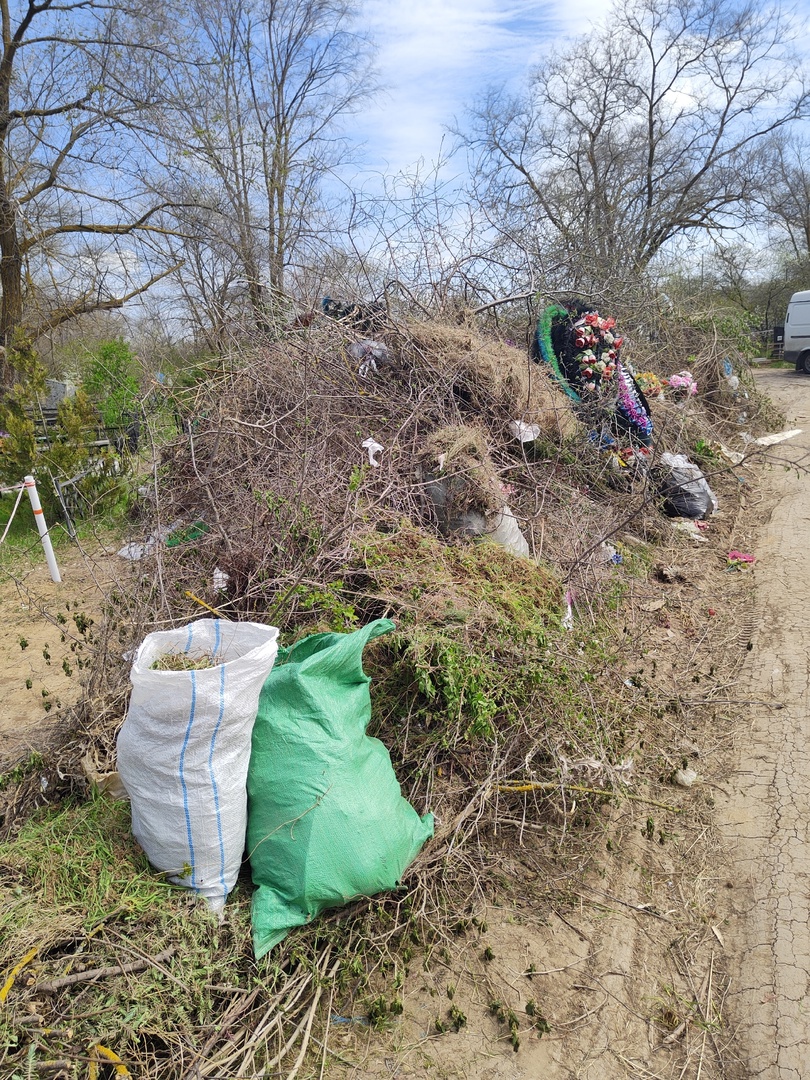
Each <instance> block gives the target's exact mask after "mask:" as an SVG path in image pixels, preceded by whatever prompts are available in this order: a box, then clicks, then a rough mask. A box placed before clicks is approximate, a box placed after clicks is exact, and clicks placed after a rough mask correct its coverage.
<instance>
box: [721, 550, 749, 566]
mask: <svg viewBox="0 0 810 1080" xmlns="http://www.w3.org/2000/svg"><path fill="white" fill-rule="evenodd" d="M728 561H729V565H731V566H738V565H741V564H745V563H749V564H750V563H754V562H756V557H755V556H754V555H749V554H748V553H747V552H745V551H730V552H729V553H728Z"/></svg>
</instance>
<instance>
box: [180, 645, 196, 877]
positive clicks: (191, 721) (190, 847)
mask: <svg viewBox="0 0 810 1080" xmlns="http://www.w3.org/2000/svg"><path fill="white" fill-rule="evenodd" d="M190 638H191V635H190V633H189V644H190V643H191V642H190ZM186 651H188V650H186ZM196 674H197V673H196V672H195V671H190V672H189V675H190V676H191V710H190V712H189V717H188V726H187V727H186V737H185V738H184V739H183V748H182V750H181V751H180V764H179V767H178V772H179V775H180V787H181V788H182V789H183V810H184V812H185V815H186V835H187V837H188V854H189V862H190V863H191V888H192V889H195V888H196V887H197V886H196V885H195V884H194V841H193V840H192V837H191V813H190V811H189V806H188V788H187V787H186V777H185V774H184V772H183V769H184V766H185V761H186V748H187V746H188V740H189V738H190V737H191V728H192V725H193V724H194V709H195V707H196V705H197V679H196Z"/></svg>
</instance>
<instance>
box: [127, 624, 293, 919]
mask: <svg viewBox="0 0 810 1080" xmlns="http://www.w3.org/2000/svg"><path fill="white" fill-rule="evenodd" d="M277 638H278V630H277V628H276V627H275V626H260V625H259V624H258V623H249V622H244V623H236V622H234V623H231V622H226V621H224V620H222V619H199V620H197V621H196V622H192V623H189V625H188V626H185V627H180V628H178V629H176V630H164V631H160V632H157V633H154V634H149V635H148V636H147V637H146V638H145V639H144V641H143V642H142V644H141V646H140V648H139V649H138V651H137V653H136V654H135V660H134V662H133V665H132V672H131V679H132V697H131V698H130V702H129V710H128V712H127V717H126V720H125V721H124V724H123V726H122V728H121V731H120V733H119V735H118V771H119V773H120V775H121V779H122V780H123V782H124V785H125V787H126V789H127V792H128V793H129V797H130V801H131V804H132V832H133V834H134V836H135V838H136V839H137V841H138V843H139V844H140V845H141V847H142V848H143V850H144V851H145V852H146V855H147V857H148V859H149V861H150V863H152V865H153V866H155V867H156V868H157V869H158V870H163V871H165V872H166V873H167V876H168V877H169V880H171V881H174V882H176V883H177V884H179V885H185V886H188V887H189V888H192V889H195V890H196V892H197V893H198V894H199V895H200V896H203V897H204V898H205V899H206V900H207V901H208V904H209V906H210V907H211V908H212V909H214V910H215V911H219V910H221V909H222V907H223V906H224V904H225V899H226V897H227V895H228V893H229V892H230V890H231V889H232V888H233V886H234V884H235V883H236V878H237V876H238V874H239V868H240V865H241V862H242V854H243V851H244V846H245V832H246V828H247V771H248V764H249V761H250V739H251V734H252V731H253V724H254V722H255V720H256V712H257V709H258V704H259V693H260V692H261V689H262V686H263V685H264V681H265V679H266V678H267V676H268V675H269V673H270V669H271V668H272V666H273V661H274V660H275V658H276V652H277V651H278V642H277ZM173 653H174V654H183V655H184V656H187V657H188V658H189V659H191V660H194V659H200V658H202V657H210V658H212V659H213V660H214V661H215V666H212V667H207V668H204V669H202V670H196V671H195V670H190V671H185V670H181V671H159V670H155V669H153V668H152V664H153V663H154V662H155V661H156V660H157V659H158V657H160V656H165V655H166V654H173ZM216 661H218V662H216Z"/></svg>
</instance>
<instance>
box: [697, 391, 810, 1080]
mask: <svg viewBox="0 0 810 1080" xmlns="http://www.w3.org/2000/svg"><path fill="white" fill-rule="evenodd" d="M758 380H759V381H760V383H761V385H762V386H763V388H764V389H765V390H766V392H767V393H768V394H769V395H770V396H771V397H772V398H773V400H774V401H775V402H776V403H777V404H778V405H780V406H781V407H782V408H784V409H785V411H786V413H787V420H788V423H787V426H788V428H793V427H796V428H804V432H803V434H802V435H800V436H798V437H797V438H796V439H794V440H791V441H790V442H787V443H784V444H781V445H780V446H778V447H774V448H773V458H774V459H775V463H774V466H773V468H772V469H771V471H770V474H769V477H766V483H769V485H770V487H771V489H772V493H773V495H774V496H775V497H776V500H777V501H776V503H775V505H774V507H773V512H772V514H771V517H770V520H769V522H768V523H767V525H766V526H764V527H763V529H762V531H761V533H760V536H759V541H758V544H757V557H758V562H757V572H756V576H757V594H758V606H759V614H760V618H759V624H758V630H757V633H756V635H755V637H754V639H753V651H752V656H751V662H750V664H749V665H748V670H747V673H746V674H747V681H748V686H747V693H746V695H745V696H747V697H750V699H751V700H752V702H754V704H752V705H751V712H750V730H748V731H744V732H742V735H741V738H740V759H739V765H738V769H737V771H736V773H735V774H734V775H733V777H731V780H730V784H729V785H728V788H729V792H730V794H729V796H728V797H727V798H724V799H722V801H721V800H720V799H718V809H719V812H720V826H721V831H722V833H723V835H724V836H725V838H726V841H727V843H728V845H729V847H730V851H731V854H732V860H733V862H732V865H733V867H734V872H735V875H736V878H737V881H736V882H735V884H739V885H741V886H742V888H735V889H733V890H729V897H730V898H731V900H732V903H731V910H730V912H729V918H728V923H727V925H728V927H729V929H730V930H731V934H732V940H731V942H730V944H731V945H732V948H731V950H730V953H731V956H732V958H733V960H732V967H731V975H732V981H731V985H730V992H729V995H728V998H727V1016H726V1020H727V1022H728V1024H729V1025H730V1027H731V1029H732V1030H734V1031H735V1032H736V1048H737V1054H736V1056H737V1057H738V1058H739V1061H738V1062H737V1063H736V1065H734V1066H732V1071H731V1072H730V1074H729V1075H733V1076H735V1078H736V1077H739V1078H740V1080H755V1078H761V1080H805V1078H807V1077H809V1076H810V986H809V985H808V982H809V980H810V846H808V839H809V837H808V830H809V829H810V747H809V746H808V741H809V740H810V700H809V699H808V670H809V669H808V659H807V657H808V647H809V646H808V642H810V633H807V634H806V632H807V631H810V563H808V559H807V549H808V541H810V483H808V476H807V475H806V474H805V473H804V472H803V471H802V470H803V469H806V468H807V467H808V465H810V378H807V376H799V375H796V374H795V373H794V372H790V371H769V372H764V373H761V374H759V375H758ZM776 459H779V461H778V463H777V462H776ZM790 463H794V464H796V465H798V466H799V468H798V470H797V469H796V468H794V469H792V470H787V469H785V468H784V467H783V465H787V464H790ZM734 1069H736V1070H737V1071H736V1072H734V1071H733V1070H734Z"/></svg>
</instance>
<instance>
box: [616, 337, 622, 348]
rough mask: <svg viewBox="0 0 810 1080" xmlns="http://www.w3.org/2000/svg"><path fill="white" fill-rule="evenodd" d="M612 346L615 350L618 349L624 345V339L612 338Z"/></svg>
mask: <svg viewBox="0 0 810 1080" xmlns="http://www.w3.org/2000/svg"><path fill="white" fill-rule="evenodd" d="M613 344H614V345H615V346H616V348H617V349H620V348H621V347H622V345H624V338H623V337H617V338H614V339H613Z"/></svg>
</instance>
